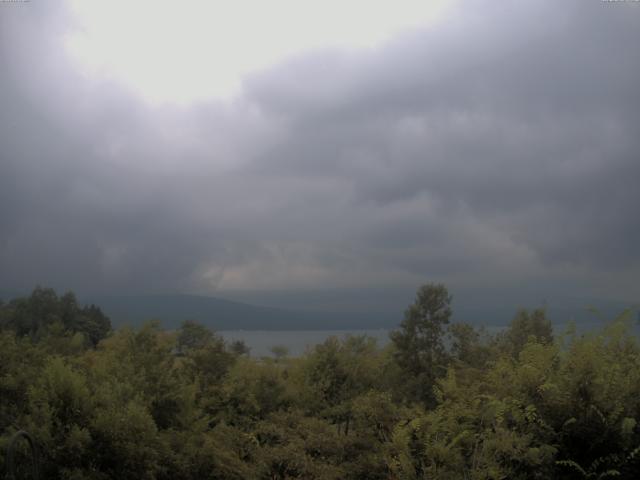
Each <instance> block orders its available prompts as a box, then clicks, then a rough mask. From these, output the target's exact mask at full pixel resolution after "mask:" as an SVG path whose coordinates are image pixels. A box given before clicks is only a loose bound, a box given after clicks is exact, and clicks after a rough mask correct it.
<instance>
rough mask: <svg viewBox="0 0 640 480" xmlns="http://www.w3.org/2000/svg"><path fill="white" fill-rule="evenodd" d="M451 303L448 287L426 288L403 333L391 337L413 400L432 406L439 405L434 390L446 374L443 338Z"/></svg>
mask: <svg viewBox="0 0 640 480" xmlns="http://www.w3.org/2000/svg"><path fill="white" fill-rule="evenodd" d="M451 300H452V297H451V295H450V294H449V291H448V290H447V288H446V287H445V286H444V285H442V284H433V283H429V284H426V285H423V286H422V287H420V289H418V292H417V294H416V299H415V302H414V303H413V304H412V305H411V306H409V308H408V309H407V310H406V311H405V314H404V320H403V321H402V323H401V324H400V330H396V331H394V332H391V334H390V337H391V340H392V341H393V344H394V345H395V349H396V350H395V360H396V362H397V363H398V365H399V366H400V368H401V370H402V371H403V372H404V375H405V385H406V392H407V394H408V395H409V398H410V399H413V400H419V401H422V402H424V403H425V404H426V405H428V406H433V405H434V404H435V396H434V393H433V387H434V385H435V382H436V380H437V379H438V378H440V377H441V376H442V375H444V373H445V371H446V363H447V354H446V351H445V346H444V342H443V335H444V327H445V325H447V324H448V323H449V319H450V317H451V313H452V312H451Z"/></svg>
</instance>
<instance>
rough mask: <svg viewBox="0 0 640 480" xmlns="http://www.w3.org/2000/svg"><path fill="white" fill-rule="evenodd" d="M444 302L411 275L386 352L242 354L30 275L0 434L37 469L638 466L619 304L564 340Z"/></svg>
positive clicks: (637, 411) (306, 473)
mask: <svg viewBox="0 0 640 480" xmlns="http://www.w3.org/2000/svg"><path fill="white" fill-rule="evenodd" d="M450 305H451V297H450V296H449V294H448V292H447V290H446V288H445V287H443V286H442V285H425V286H423V287H422V288H421V289H420V290H419V291H418V293H417V295H416V301H415V303H414V304H413V305H411V306H410V307H409V308H408V309H407V311H406V312H405V318H404V321H403V322H402V323H401V325H400V327H399V329H398V330H397V331H395V332H394V333H393V334H392V336H391V339H392V341H391V342H390V344H389V346H388V347H386V348H379V347H377V346H376V344H375V342H374V341H373V340H372V339H370V338H367V337H349V338H346V339H344V340H338V339H336V338H329V339H328V340H327V341H325V342H324V343H323V344H321V345H318V346H316V347H315V348H314V349H313V350H311V351H309V352H308V353H307V354H306V355H304V356H302V357H299V358H288V357H287V355H286V350H284V349H282V348H280V349H274V354H275V356H274V358H262V359H254V358H251V357H249V356H248V354H247V349H246V348H245V347H244V345H242V344H239V343H236V344H233V345H228V344H226V343H225V342H224V341H223V339H222V338H220V337H219V336H217V335H216V334H215V333H213V332H211V331H209V330H207V329H206V328H204V327H203V326H201V325H199V324H197V323H194V322H185V323H184V324H183V325H182V327H181V328H180V329H179V330H177V331H175V332H167V331H163V330H162V329H161V328H160V326H159V325H158V324H157V323H153V322H149V323H147V324H145V325H144V326H143V327H141V328H139V329H129V328H123V329H119V330H117V331H111V329H110V325H109V321H108V319H107V318H106V317H105V316H104V315H103V314H102V312H101V311H100V309H99V308H97V307H93V306H91V307H80V306H78V304H77V302H76V300H75V297H74V296H73V294H66V295H64V296H62V297H57V296H56V294H55V293H54V292H53V291H51V290H48V289H42V288H38V289H36V290H35V291H34V292H33V294H32V295H31V296H30V297H29V298H24V299H17V300H12V301H11V302H9V303H7V304H0V327H1V330H0V434H1V435H2V436H1V437H0V447H6V445H7V442H8V439H9V438H10V437H11V435H12V434H13V433H14V432H16V431H17V430H19V429H26V430H27V431H29V432H30V433H31V434H32V435H33V436H34V438H35V439H36V441H37V443H38V445H39V447H40V451H41V457H42V469H43V476H42V478H48V479H54V478H73V479H83V478H86V479H106V478H118V479H129V478H130V479H143V478H147V479H295V478H301V479H372V480H373V479H406V480H409V479H422V478H428V479H456V478H461V479H503V478H504V479H507V478H508V479H529V478H533V479H535V478H563V479H564V478H566V479H583V478H594V479H595V478H605V477H617V478H622V479H631V478H633V479H635V478H638V476H639V473H640V426H638V419H639V418H640V368H638V367H640V344H639V342H638V339H637V338H636V337H635V336H634V335H633V334H632V329H631V319H630V316H629V315H625V314H623V315H621V316H620V317H619V318H618V319H616V320H614V321H612V322H610V323H608V324H606V325H603V327H602V329H601V330H600V331H598V332H592V333H589V334H584V335H578V334H576V333H575V331H572V330H571V329H569V330H568V331H566V332H560V333H559V332H553V330H552V326H551V324H550V322H549V320H548V319H547V318H546V316H545V312H544V311H543V310H536V311H533V312H527V311H520V312H518V313H517V314H516V316H515V318H514V319H513V321H512V323H511V325H510V326H509V327H508V328H506V329H505V330H504V331H503V332H501V333H500V334H497V335H493V336H490V335H488V334H486V333H485V332H483V331H481V330H478V329H475V328H473V327H472V326H470V325H467V324H453V323H451V322H450V316H451V308H450ZM0 462H4V458H2V460H0ZM4 468H5V466H4V464H2V465H1V467H0V472H3V470H4ZM2 475H4V473H2Z"/></svg>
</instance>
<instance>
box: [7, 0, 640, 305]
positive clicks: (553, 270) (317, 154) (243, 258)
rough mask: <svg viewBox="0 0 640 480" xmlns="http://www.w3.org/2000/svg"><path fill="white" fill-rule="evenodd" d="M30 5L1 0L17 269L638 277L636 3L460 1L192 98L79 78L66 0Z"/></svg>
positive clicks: (85, 275) (36, 275) (211, 278)
mask: <svg viewBox="0 0 640 480" xmlns="http://www.w3.org/2000/svg"><path fill="white" fill-rule="evenodd" d="M30 5H32V6H29V7H24V8H23V10H22V11H21V12H17V11H16V10H17V9H16V8H14V10H13V11H11V12H8V11H7V10H6V8H5V7H2V8H3V9H2V10H0V26H1V27H2V40H3V41H2V45H0V55H2V64H3V69H4V70H3V72H2V75H1V76H0V87H1V88H2V89H1V91H0V101H1V102H2V103H1V105H2V111H1V112H0V119H1V122H2V124H1V125H2V128H1V130H0V141H1V149H0V168H1V169H2V174H1V175H0V200H1V204H0V222H1V224H2V227H1V229H0V287H2V288H16V287H18V288H28V287H30V286H32V285H33V284H35V283H46V284H52V285H54V286H58V287H61V288H69V287H70V288H75V289H81V290H82V289H84V290H95V291H116V290H120V291H122V290H134V291H175V290H178V291H205V292H211V291H213V290H215V289H216V288H220V289H223V290H224V289H229V290H231V289H240V288H268V287H276V288H283V289H292V288H293V289H295V288H329V287H331V288H333V287H354V288H355V287H377V288H380V287H384V286H394V287H395V286H403V285H415V284H416V283H417V282H420V281H423V280H428V279H442V280H444V281H447V282H450V283H452V284H454V285H455V284H460V285H466V286H469V285H473V284H487V283H495V284H513V283H514V282H515V283H519V282H520V283H526V282H527V281H533V280H535V281H544V282H546V283H547V284H549V285H562V284H565V285H566V284H568V283H571V282H572V281H574V280H576V279H577V278H578V277H579V278H580V282H581V284H587V285H588V286H589V287H590V288H592V289H593V290H594V291H598V289H599V288H600V289H601V290H600V291H601V293H602V294H603V295H604V294H608V293H610V292H611V290H610V288H612V287H611V285H610V282H609V280H608V279H609V277H608V275H609V274H610V273H611V272H613V273H619V275H620V277H619V278H633V277H634V276H636V275H637V274H638V273H640V265H639V264H638V255H637V247H636V246H637V244H638V241H639V240H640V222H639V221H638V215H637V213H636V210H637V205H640V188H638V179H640V159H639V158H638V154H639V152H640V128H639V126H638V120H639V119H638V111H640V110H639V108H640V100H639V99H640V95H638V88H637V80H638V78H639V77H640V58H639V57H638V56H637V55H635V54H634V45H636V44H637V42H638V40H639V39H640V33H639V32H640V29H639V28H638V27H639V26H640V9H638V8H634V7H635V6H634V5H630V4H620V3H617V4H615V3H614V4H608V3H606V2H563V3H557V2H529V3H528V4H527V5H524V4H523V3H518V4H517V5H516V4H514V5H512V6H504V5H499V4H491V5H487V4H486V2H484V3H482V4H481V2H464V3H463V4H461V5H458V6H457V7H456V12H455V15H451V16H450V17H448V20H447V21H446V22H444V23H442V24H438V25H436V26H435V27H433V28H431V29H427V30H420V31H413V32H405V33H404V34H402V35H399V36H397V37H395V38H394V39H392V40H391V41H389V42H388V43H386V44H384V45H382V46H380V47H379V48H376V49H370V50H367V51H352V52H348V53H346V52H344V51H338V50H327V51H321V52H315V53H310V54H306V55H301V56H299V57H297V58H295V59H290V60H289V61H286V62H283V63H282V64H280V65H276V66H273V67H272V68H270V69H267V70H265V71H262V72H260V73H257V74H254V75H253V76H251V77H249V78H247V79H246V81H245V83H244V85H243V87H244V88H243V92H244V93H243V95H242V96H241V97H240V98H238V99H237V100H235V101H232V102H215V101H212V102H208V103H201V104H198V105H194V106H192V107H189V108H178V107H170V106H164V107H148V106H145V105H144V104H143V103H141V102H140V101H139V100H137V99H136V98H134V97H133V96H132V95H131V94H129V93H128V92H127V91H126V90H124V89H123V88H122V87H119V86H118V85H116V84H114V83H111V82H107V81H103V82H99V81H97V80H95V79H88V78H85V77H83V76H81V75H80V74H78V73H76V72H75V71H74V69H73V68H72V66H71V64H70V62H69V60H68V59H67V57H66V56H65V55H64V51H63V47H62V43H61V38H62V35H63V33H64V31H65V29H66V28H68V27H67V22H68V21H69V19H68V18H67V17H66V16H65V15H64V9H63V8H62V7H61V6H59V7H58V8H53V7H47V10H48V11H46V12H42V11H40V9H41V8H43V7H41V6H39V5H34V4H33V2H32V4H30ZM585 279H586V280H585ZM621 288H622V289H623V293H622V295H625V296H627V297H629V298H630V297H632V296H633V295H637V294H638V291H637V287H633V285H631V286H627V287H621Z"/></svg>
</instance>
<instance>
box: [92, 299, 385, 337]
mask: <svg viewBox="0 0 640 480" xmlns="http://www.w3.org/2000/svg"><path fill="white" fill-rule="evenodd" d="M80 300H81V301H82V302H83V303H94V304H96V305H98V306H99V307H100V308H101V309H102V310H103V312H104V313H105V314H106V315H108V316H109V317H110V318H111V321H112V323H113V325H114V326H121V325H132V326H135V325H140V324H141V323H143V322H144V321H146V320H150V319H157V320H160V322H161V323H162V325H163V326H164V327H165V328H176V327H178V326H179V325H180V324H181V323H182V321H184V320H195V321H198V322H200V323H202V324H204V325H206V326H208V327H210V328H212V329H214V330H324V329H350V328H362V327H363V326H365V325H366V326H367V327H368V328H385V327H388V326H389V322H385V321H381V320H380V319H379V318H378V319H377V320H376V319H375V318H372V317H371V316H370V315H368V314H363V313H355V314H354V313H342V312H308V311H294V310H288V309H284V308H275V307H263V306H256V305H250V304H247V303H241V302H236V301H231V300H224V299H220V298H215V297H205V296H198V295H185V294H173V295H132V296H95V297H82V298H80Z"/></svg>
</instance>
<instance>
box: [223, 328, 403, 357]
mask: <svg viewBox="0 0 640 480" xmlns="http://www.w3.org/2000/svg"><path fill="white" fill-rule="evenodd" d="M389 332H390V330H386V329H377V330H222V331H219V332H217V333H218V334H220V335H222V336H223V337H224V339H225V340H227V341H229V342H231V341H234V340H242V341H243V342H244V343H245V344H246V345H247V346H248V347H249V348H250V349H251V356H252V357H263V356H271V355H272V353H271V351H270V349H271V347H273V346H275V345H282V346H284V347H287V348H288V349H289V354H290V355H291V356H297V355H302V354H303V353H304V352H305V350H306V349H307V348H312V347H313V346H314V345H317V344H319V343H322V342H324V341H325V340H326V339H327V338H329V337H331V336H336V337H339V338H343V337H345V336H347V335H354V336H355V335H368V336H370V337H373V338H375V339H376V341H377V342H378V345H379V346H384V345H386V343H387V342H388V341H389Z"/></svg>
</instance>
